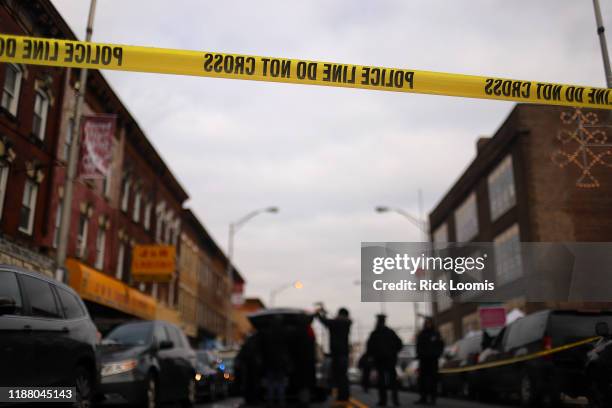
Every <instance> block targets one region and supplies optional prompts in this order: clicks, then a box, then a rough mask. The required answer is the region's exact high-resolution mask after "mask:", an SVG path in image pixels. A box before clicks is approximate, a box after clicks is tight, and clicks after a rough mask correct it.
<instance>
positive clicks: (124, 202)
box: [121, 177, 132, 212]
mask: <svg viewBox="0 0 612 408" xmlns="http://www.w3.org/2000/svg"><path fill="white" fill-rule="evenodd" d="M131 185H132V182H131V180H130V178H129V177H125V178H124V179H123V186H122V187H121V210H122V211H124V212H126V211H127V210H128V204H129V201H130V187H131Z"/></svg>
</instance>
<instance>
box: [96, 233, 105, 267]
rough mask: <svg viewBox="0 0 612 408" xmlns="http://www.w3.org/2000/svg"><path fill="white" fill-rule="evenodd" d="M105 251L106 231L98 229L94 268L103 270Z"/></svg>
mask: <svg viewBox="0 0 612 408" xmlns="http://www.w3.org/2000/svg"><path fill="white" fill-rule="evenodd" d="M105 249H106V230H104V229H102V228H99V229H98V235H97V236H96V264H95V266H96V268H97V269H100V270H102V269H103V268H104V250H105Z"/></svg>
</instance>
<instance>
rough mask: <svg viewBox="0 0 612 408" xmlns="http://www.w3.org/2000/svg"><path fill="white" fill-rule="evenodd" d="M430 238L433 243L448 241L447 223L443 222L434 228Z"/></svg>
mask: <svg viewBox="0 0 612 408" xmlns="http://www.w3.org/2000/svg"><path fill="white" fill-rule="evenodd" d="M432 239H433V242H434V243H435V244H446V243H447V242H448V225H447V224H446V223H444V224H442V225H440V226H439V227H438V228H436V230H435V231H434V232H433V234H432Z"/></svg>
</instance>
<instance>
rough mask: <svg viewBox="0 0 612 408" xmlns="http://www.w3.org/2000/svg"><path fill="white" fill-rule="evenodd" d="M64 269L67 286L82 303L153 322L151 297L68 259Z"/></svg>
mask: <svg viewBox="0 0 612 408" xmlns="http://www.w3.org/2000/svg"><path fill="white" fill-rule="evenodd" d="M66 267H67V268H68V271H69V272H70V282H69V283H70V286H71V287H72V288H73V289H74V290H75V291H76V292H77V293H78V294H79V295H80V296H81V297H82V298H83V299H85V300H89V301H91V302H95V303H99V304H101V305H104V306H108V307H111V308H113V309H117V310H119V311H121V312H124V313H128V314H132V315H134V316H137V317H140V318H142V319H149V320H152V319H155V317H156V314H157V302H156V301H155V299H153V298H152V297H151V296H148V295H145V294H144V293H141V292H139V291H138V290H136V289H133V288H130V287H129V286H128V285H126V284H125V283H123V282H121V281H120V280H117V279H115V278H113V277H111V276H108V275H105V274H103V273H101V272H98V271H97V270H95V269H93V268H91V267H89V266H87V265H85V264H83V263H82V262H80V261H78V260H76V259H72V258H69V259H68V260H66Z"/></svg>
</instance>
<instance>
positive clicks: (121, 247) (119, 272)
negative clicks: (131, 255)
mask: <svg viewBox="0 0 612 408" xmlns="http://www.w3.org/2000/svg"><path fill="white" fill-rule="evenodd" d="M124 260H125V244H124V243H123V242H120V243H119V251H118V253H117V271H116V272H115V277H116V278H117V279H119V280H121V279H122V278H123V263H124Z"/></svg>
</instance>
